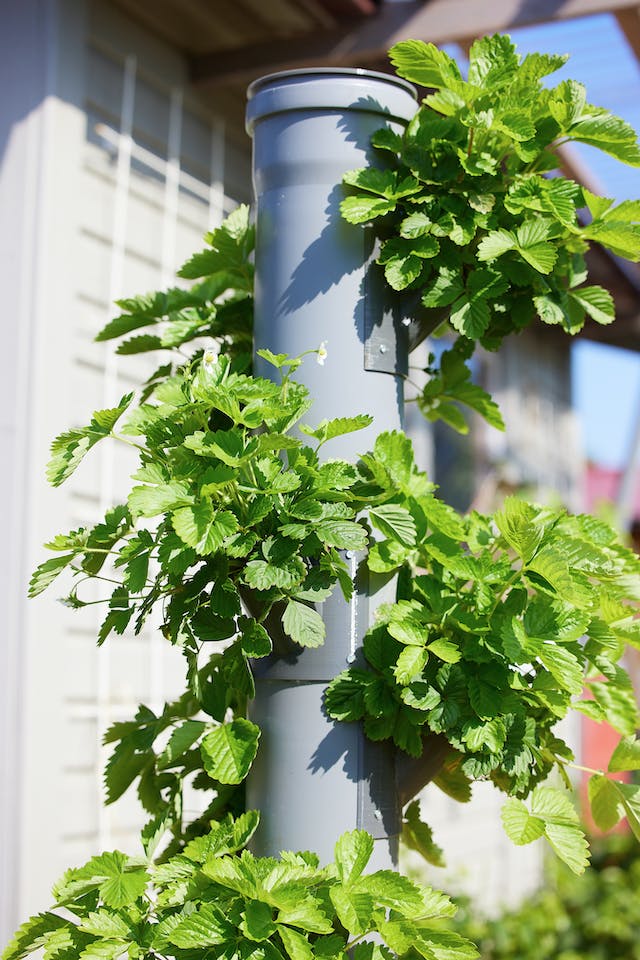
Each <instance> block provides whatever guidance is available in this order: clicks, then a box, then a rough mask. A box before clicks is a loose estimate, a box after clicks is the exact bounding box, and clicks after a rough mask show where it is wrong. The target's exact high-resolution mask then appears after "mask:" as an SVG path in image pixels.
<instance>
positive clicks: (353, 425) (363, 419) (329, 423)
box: [300, 413, 373, 443]
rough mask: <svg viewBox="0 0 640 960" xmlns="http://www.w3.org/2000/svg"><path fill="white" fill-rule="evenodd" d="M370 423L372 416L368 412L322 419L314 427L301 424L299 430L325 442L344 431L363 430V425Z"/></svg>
mask: <svg viewBox="0 0 640 960" xmlns="http://www.w3.org/2000/svg"><path fill="white" fill-rule="evenodd" d="M372 423H373V417H372V416H370V415H369V414H368V413H360V414H358V415H357V416H355V417H336V418H335V419H333V420H322V421H321V422H320V423H319V424H318V426H317V427H315V428H311V427H307V426H305V425H304V424H302V425H301V426H300V430H301V432H302V433H305V434H306V435H307V436H308V437H315V439H316V440H320V442H321V443H325V442H326V441H327V440H333V439H334V437H341V436H343V435H344V434H346V433H354V432H355V431H356V430H363V429H364V428H365V427H369V426H371V424H372Z"/></svg>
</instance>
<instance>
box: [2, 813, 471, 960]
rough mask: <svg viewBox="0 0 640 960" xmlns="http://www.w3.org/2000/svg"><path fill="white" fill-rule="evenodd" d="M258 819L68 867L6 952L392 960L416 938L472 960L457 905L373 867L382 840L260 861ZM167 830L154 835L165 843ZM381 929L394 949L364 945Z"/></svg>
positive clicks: (355, 839) (420, 947) (7, 956)
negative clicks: (179, 847) (169, 845)
mask: <svg viewBox="0 0 640 960" xmlns="http://www.w3.org/2000/svg"><path fill="white" fill-rule="evenodd" d="M257 823H258V815H257V813H255V812H254V811H249V812H248V813H246V814H244V815H243V816H241V817H239V818H238V819H237V820H235V821H234V820H232V819H231V818H226V819H225V820H224V821H221V822H220V823H216V824H214V826H213V828H212V829H211V830H210V831H209V832H208V833H206V834H203V835H202V836H200V837H198V838H197V839H196V840H193V841H192V842H191V843H189V844H188V845H187V846H186V847H185V849H184V851H183V852H182V853H181V854H180V855H179V856H174V857H172V858H171V859H169V860H167V861H166V862H164V863H162V864H156V863H154V861H153V859H152V853H153V850H152V842H153V841H152V840H151V839H150V838H147V843H146V845H145V854H146V855H145V857H142V858H134V857H126V856H125V855H124V854H122V853H120V852H119V851H118V850H115V851H113V852H109V853H102V854H100V855H99V856H97V857H93V858H92V859H91V860H89V862H88V863H86V864H84V866H82V867H79V868H77V869H75V870H67V872H66V873H65V874H64V876H63V877H62V878H61V880H60V881H58V883H56V884H55V886H54V888H53V897H54V905H53V908H52V909H51V910H48V911H47V912H45V913H40V914H38V915H37V916H35V917H32V918H31V919H30V920H28V921H27V922H26V923H25V924H23V926H22V927H21V928H20V929H19V930H18V931H17V933H16V934H15V937H14V939H13V941H12V942H11V943H10V944H9V945H8V947H7V949H6V950H5V952H4V954H3V957H4V960H21V958H22V957H24V956H27V955H29V954H31V953H33V952H35V951H36V950H38V949H40V948H42V947H43V948H44V954H45V956H60V955H63V956H66V957H83V958H89V957H102V958H109V960H110V958H116V957H120V956H123V955H126V956H128V957H129V958H137V957H145V958H147V960H152V958H159V960H164V958H165V957H167V956H171V957H174V958H175V960H190V958H193V957H196V956H198V957H199V956H202V955H203V951H205V954H206V956H208V957H212V958H218V957H238V958H239V960H240V958H241V960H250V958H251V960H285V958H288V960H311V958H312V957H317V958H319V960H346V958H347V956H352V957H354V958H355V960H391V958H394V957H397V956H398V955H403V954H404V953H406V951H407V949H408V947H409V946H411V947H413V948H414V949H415V950H417V952H418V954H419V955H420V956H421V957H424V960H443V958H445V957H447V958H449V957H451V958H453V960H473V958H474V957H476V956H477V950H476V949H475V947H474V945H473V944H472V943H471V942H470V941H469V940H467V939H465V938H464V937H461V936H460V935H459V934H457V933H454V932H451V931H449V930H447V929H446V927H443V925H442V921H443V920H445V919H446V918H448V917H451V916H453V914H455V912H456V908H455V906H454V905H453V904H452V903H451V901H450V900H449V899H448V897H446V896H445V895H444V894H441V893H438V892H437V891H435V890H433V889H431V888H430V887H425V886H422V885H420V884H417V883H414V882H412V881H411V880H408V879H407V878H406V877H403V876H400V875H399V874H397V873H394V872H393V871H391V870H378V871H376V872H373V873H366V874H365V873H364V870H365V868H366V866H367V863H368V861H369V858H370V856H371V853H372V850H373V840H372V839H371V837H370V836H369V834H367V833H365V832H364V831H362V830H354V831H353V832H351V833H345V834H343V835H342V836H341V837H340V838H339V839H338V841H337V843H336V845H335V862H334V863H332V864H330V865H329V866H328V867H323V868H321V867H320V866H319V863H318V858H317V857H316V856H315V855H314V854H312V853H309V852H305V853H283V854H282V856H281V859H280V860H276V859H273V858H267V857H262V858H256V857H254V856H252V855H251V854H250V853H249V852H248V851H247V850H243V849H242V848H243V847H244V845H245V844H246V843H247V841H248V840H249V838H250V837H251V834H252V833H253V830H255V827H256V825H257ZM158 839H159V837H158V836H156V837H154V838H153V840H155V841H157V840H158ZM369 935H377V936H378V937H379V938H380V940H381V941H382V943H383V944H384V946H382V945H380V946H378V945H374V944H373V943H367V942H363V941H364V938H365V937H367V936H369Z"/></svg>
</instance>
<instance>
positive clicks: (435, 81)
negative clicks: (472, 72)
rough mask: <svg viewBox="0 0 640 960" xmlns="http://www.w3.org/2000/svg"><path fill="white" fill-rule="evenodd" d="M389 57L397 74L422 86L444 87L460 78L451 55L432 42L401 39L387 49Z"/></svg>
mask: <svg viewBox="0 0 640 960" xmlns="http://www.w3.org/2000/svg"><path fill="white" fill-rule="evenodd" d="M389 59H390V60H391V63H392V64H393V66H394V67H395V69H396V72H397V73H398V75H399V76H401V77H405V78H406V79H407V80H412V81H413V82H414V83H419V84H420V85H421V86H423V87H435V88H436V89H437V88H439V87H446V86H448V85H449V81H451V80H460V79H461V76H460V71H459V69H458V67H457V65H456V63H455V61H454V60H452V59H451V57H450V56H449V55H448V54H447V53H445V52H444V50H439V49H438V48H437V47H436V46H435V45H434V44H433V43H424V42H423V41H422V40H403V41H401V42H400V43H396V44H395V45H394V46H393V47H391V50H390V51H389Z"/></svg>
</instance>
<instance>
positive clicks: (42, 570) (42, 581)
mask: <svg viewBox="0 0 640 960" xmlns="http://www.w3.org/2000/svg"><path fill="white" fill-rule="evenodd" d="M75 556H76V554H75V553H68V554H66V555H65V556H62V557H51V559H50V560H45V561H44V563H41V564H40V565H39V566H37V567H36V569H35V570H34V572H33V574H32V575H31V579H30V580H29V596H30V597H37V596H38V594H40V593H42V592H43V590H46V589H47V587H48V586H50V585H51V584H52V583H53V581H54V580H55V579H56V577H57V576H58V574H60V573H62V571H63V570H64V569H65V567H68V566H69V564H70V563H71V562H72V561H73V560H74V558H75Z"/></svg>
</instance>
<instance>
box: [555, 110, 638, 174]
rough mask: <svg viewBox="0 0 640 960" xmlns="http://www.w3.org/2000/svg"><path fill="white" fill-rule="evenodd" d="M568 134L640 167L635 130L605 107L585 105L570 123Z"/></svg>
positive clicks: (574, 138)
mask: <svg viewBox="0 0 640 960" xmlns="http://www.w3.org/2000/svg"><path fill="white" fill-rule="evenodd" d="M568 133H569V136H570V137H571V139H572V140H579V141H580V142H581V143H588V144H591V146H593V147H597V148H598V149H599V150H603V151H604V152H605V153H608V154H610V155H611V156H612V157H615V158H616V160H621V161H622V162H623V163H628V164H629V165H630V166H632V167H638V166H640V148H639V147H638V141H637V137H636V132H635V130H634V129H633V127H632V126H631V125H630V124H628V123H626V122H625V121H624V120H622V119H621V118H620V117H616V116H614V115H613V114H612V113H609V111H608V110H604V109H603V108H601V107H592V106H587V107H586V109H585V111H584V112H583V114H582V116H581V117H580V118H579V119H578V120H576V121H575V122H574V123H572V124H571V127H570V128H569V131H568Z"/></svg>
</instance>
